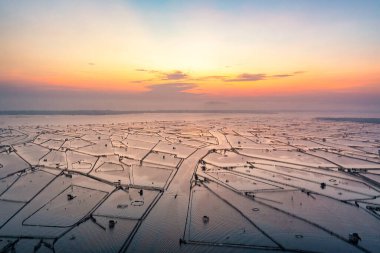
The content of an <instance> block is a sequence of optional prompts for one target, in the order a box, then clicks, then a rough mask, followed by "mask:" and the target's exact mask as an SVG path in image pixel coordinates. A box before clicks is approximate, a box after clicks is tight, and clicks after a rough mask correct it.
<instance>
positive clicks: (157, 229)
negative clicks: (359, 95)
mask: <svg viewBox="0 0 380 253" xmlns="http://www.w3.org/2000/svg"><path fill="white" fill-rule="evenodd" d="M0 145H1V146H0V252H115V253H117V252H279V251H281V252H380V159H379V149H380V125H379V124H366V123H350V122H332V121H321V120H316V119H304V120H300V119H289V118H288V119H281V118H278V117H269V116H268V117H259V118H247V119H236V118H234V119H232V118H223V119H221V120H199V121H195V120H194V121H153V122H131V123H122V124H88V125H40V126H27V125H25V126H14V127H12V126H10V127H6V128H2V129H1V130H0Z"/></svg>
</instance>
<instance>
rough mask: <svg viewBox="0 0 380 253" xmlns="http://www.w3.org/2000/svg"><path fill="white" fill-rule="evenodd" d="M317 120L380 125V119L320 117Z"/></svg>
mask: <svg viewBox="0 0 380 253" xmlns="http://www.w3.org/2000/svg"><path fill="white" fill-rule="evenodd" d="M316 119H317V120H324V121H336V122H355V123H373V124H380V118H346V117H342V118H334V117H320V118H316Z"/></svg>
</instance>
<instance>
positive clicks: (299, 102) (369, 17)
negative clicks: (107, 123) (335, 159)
mask: <svg viewBox="0 0 380 253" xmlns="http://www.w3.org/2000/svg"><path fill="white" fill-rule="evenodd" d="M379 13H380V1H378V0H373V1H369V0H344V1H343V0H309V1H304V0H289V1H288V0H266V1H261V0H260V1H259V0H246V1H245V0H234V1H230V0H228V1H224V0H215V1H212V0H210V1H207V0H203V1H201V0H199V1H197V0H195V1H180V0H176V1H175V0H172V1H170V0H163V1H158V0H157V1H153V0H151V1H149V0H147V1H140V0H133V1H127V0H124V1H121V0H120V1H111V0H110V1H100V0H91V1H90V0H81V1H77V0H65V1H63V0H61V1H59V0H33V1H29V0H18V1H14V0H0V110H26V109H28V110H44V109H46V110H47V109H50V110H77V109H80V110H82V109H89V110H93V109H102V110H104V109H110V110H161V109H164V110H168V109H173V110H178V109H179V110H186V109H191V110H194V109H196V110H202V109H206V110H209V109H233V110H236V109H237V110H327V111H328V110H347V111H351V110H352V111H368V112H370V111H371V112H372V111H380V32H379V27H380V15H379Z"/></svg>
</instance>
